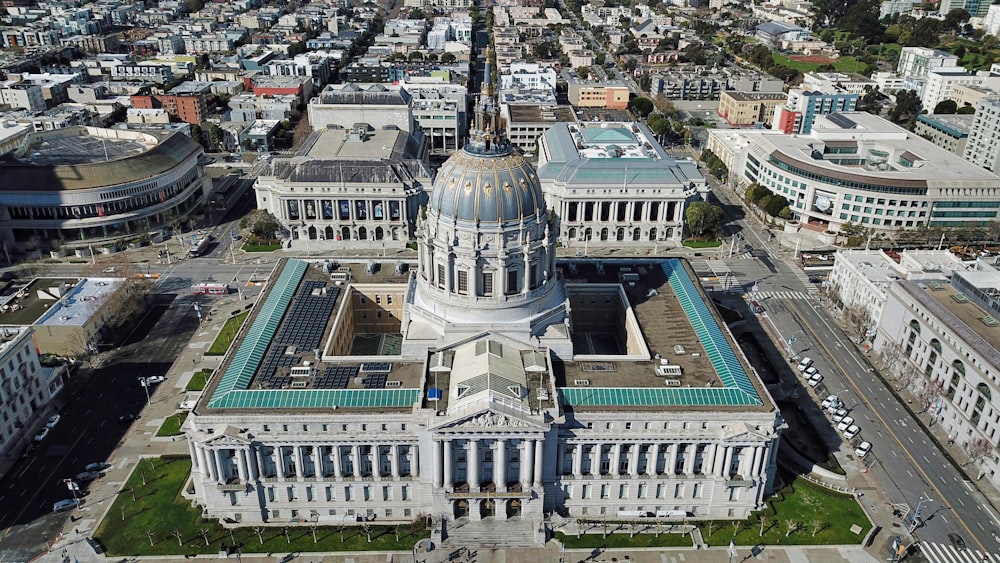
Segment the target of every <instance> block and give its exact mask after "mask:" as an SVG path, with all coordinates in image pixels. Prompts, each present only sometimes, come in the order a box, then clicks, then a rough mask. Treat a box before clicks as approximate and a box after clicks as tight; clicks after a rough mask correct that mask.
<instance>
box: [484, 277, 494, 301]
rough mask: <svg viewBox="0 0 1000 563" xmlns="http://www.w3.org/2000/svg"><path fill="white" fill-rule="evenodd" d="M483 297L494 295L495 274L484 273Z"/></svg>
mask: <svg viewBox="0 0 1000 563" xmlns="http://www.w3.org/2000/svg"><path fill="white" fill-rule="evenodd" d="M483 295H484V296H487V297H488V296H491V295H493V274H492V273H491V272H483Z"/></svg>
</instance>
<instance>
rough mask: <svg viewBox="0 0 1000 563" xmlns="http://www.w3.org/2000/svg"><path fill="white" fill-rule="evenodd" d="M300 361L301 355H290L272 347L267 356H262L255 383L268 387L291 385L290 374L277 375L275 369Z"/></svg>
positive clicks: (280, 387)
mask: <svg viewBox="0 0 1000 563" xmlns="http://www.w3.org/2000/svg"><path fill="white" fill-rule="evenodd" d="M301 362H302V356H291V355H288V354H284V353H282V350H281V349H280V348H277V347H275V348H272V349H271V351H269V352H268V353H267V356H264V362H263V363H262V364H261V365H260V370H259V371H258V372H257V383H260V384H261V386H262V387H268V388H270V389H282V388H284V387H286V386H288V385H291V383H292V378H291V376H289V375H287V374H286V375H283V376H279V375H277V371H278V370H279V369H282V368H285V369H287V368H290V367H292V366H295V365H298V364H300V363H301Z"/></svg>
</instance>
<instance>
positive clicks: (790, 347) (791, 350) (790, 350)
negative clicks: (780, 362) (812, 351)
mask: <svg viewBox="0 0 1000 563" xmlns="http://www.w3.org/2000/svg"><path fill="white" fill-rule="evenodd" d="M796 335H802V336H805V333H804V332H803V331H801V330H797V331H795V332H793V333H792V335H791V336H789V337H788V340H786V341H785V344H787V345H788V358H789V359H794V358H795V348H793V346H794V345H795V343H796V342H798V339H797V338H795V336H796Z"/></svg>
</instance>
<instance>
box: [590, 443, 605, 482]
mask: <svg viewBox="0 0 1000 563" xmlns="http://www.w3.org/2000/svg"><path fill="white" fill-rule="evenodd" d="M590 451H591V456H590V457H591V461H590V474H591V475H593V476H594V477H600V476H601V456H603V455H604V445H603V444H601V443H600V442H598V443H596V444H594V448H593V449H592V450H590Z"/></svg>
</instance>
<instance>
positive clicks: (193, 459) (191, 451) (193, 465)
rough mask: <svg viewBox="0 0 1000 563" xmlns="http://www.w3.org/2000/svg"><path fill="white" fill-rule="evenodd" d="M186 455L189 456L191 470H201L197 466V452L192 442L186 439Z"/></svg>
mask: <svg viewBox="0 0 1000 563" xmlns="http://www.w3.org/2000/svg"><path fill="white" fill-rule="evenodd" d="M188 455H190V456H191V471H197V472H199V473H200V472H201V470H200V469H199V468H198V454H197V453H195V451H194V442H192V441H191V440H188Z"/></svg>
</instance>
